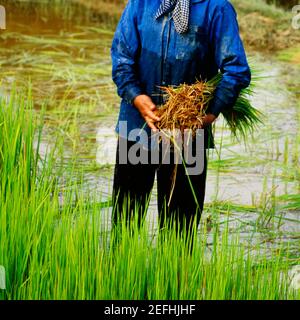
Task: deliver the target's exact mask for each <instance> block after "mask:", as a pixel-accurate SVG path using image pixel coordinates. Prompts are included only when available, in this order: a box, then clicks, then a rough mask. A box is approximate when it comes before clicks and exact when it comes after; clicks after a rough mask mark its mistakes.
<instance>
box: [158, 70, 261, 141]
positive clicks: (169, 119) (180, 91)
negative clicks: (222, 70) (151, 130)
mask: <svg viewBox="0 0 300 320" xmlns="http://www.w3.org/2000/svg"><path fill="white" fill-rule="evenodd" d="M221 78H222V75H221V74H218V75H217V76H216V77H214V78H213V79H211V80H209V81H202V80H197V81H196V82H195V83H194V84H191V85H187V84H182V85H180V86H177V87H172V86H169V87H161V90H162V91H163V92H164V94H165V98H166V103H165V104H164V105H162V106H161V107H160V108H158V110H157V115H158V116H159V117H160V118H161V120H160V121H159V122H157V123H156V126H157V128H158V129H160V130H161V131H162V132H164V131H165V132H166V131H172V130H174V129H177V130H178V129H180V130H181V131H182V132H183V130H184V129H190V130H192V132H193V136H194V135H195V133H196V130H197V129H201V128H202V127H203V118H204V116H205V115H206V111H207V108H208V106H209V103H210V101H211V100H212V99H213V97H214V92H215V89H216V88H217V85H218V83H219V82H220V80H221ZM251 93H252V90H251V88H247V89H243V90H242V91H241V92H240V94H239V96H238V98H237V100H236V102H235V104H234V105H233V106H232V107H231V108H229V109H225V110H224V111H222V114H223V116H224V119H225V121H226V124H227V125H228V127H229V129H230V130H231V133H232V134H233V136H234V137H236V138H240V137H242V138H244V139H245V138H246V137H247V136H248V134H249V133H252V132H253V131H254V129H255V128H256V127H257V125H258V124H259V123H262V113H261V112H260V111H259V110H257V109H256V108H254V107H253V106H252V105H251V102H250V100H249V96H250V94H251Z"/></svg>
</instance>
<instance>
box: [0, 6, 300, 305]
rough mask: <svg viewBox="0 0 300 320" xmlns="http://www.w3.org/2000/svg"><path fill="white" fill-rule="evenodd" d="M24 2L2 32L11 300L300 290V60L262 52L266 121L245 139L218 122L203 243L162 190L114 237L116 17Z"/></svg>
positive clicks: (0, 144) (3, 214) (0, 100)
mask: <svg viewBox="0 0 300 320" xmlns="http://www.w3.org/2000/svg"><path fill="white" fill-rule="evenodd" d="M44 5H45V8H48V7H47V4H44ZM22 6H26V5H24V4H22ZM23 8H24V7H23ZM22 10H23V9H18V6H12V7H11V12H13V14H14V15H15V16H16V17H18V19H16V20H11V21H10V22H9V23H8V29H7V30H5V31H0V32H1V33H0V41H1V43H2V44H3V45H2V46H1V48H0V67H1V75H0V83H1V89H0V177H1V184H0V266H3V267H4V268H5V276H6V278H5V280H6V283H5V287H6V289H5V290H4V289H1V288H0V299H25V300H26V299H271V300H273V299H299V298H300V291H299V289H297V279H298V278H297V277H298V275H299V274H298V273H297V271H295V270H296V268H297V266H298V265H300V252H299V247H300V199H299V193H300V163H299V150H300V130H299V128H300V116H299V110H300V105H299V101H298V99H297V97H298V96H297V88H296V87H295V84H297V83H299V72H297V71H295V70H296V68H298V66H297V65H295V64H293V65H291V64H289V63H287V62H279V61H277V60H276V59H275V58H274V59H273V58H272V57H267V58H265V57H264V56H262V55H259V54H257V55H255V56H253V59H255V65H256V66H257V67H258V69H260V70H262V76H264V75H265V76H266V77H263V79H262V80H261V81H260V82H259V83H258V84H257V86H256V89H255V93H254V95H253V96H252V98H251V103H252V104H253V105H254V106H255V107H256V108H258V109H259V110H260V111H261V112H263V114H264V115H265V118H264V119H263V120H264V125H263V126H259V127H258V129H257V130H255V131H254V132H253V133H252V136H249V137H248V139H247V142H246V143H245V144H244V143H241V142H239V141H237V140H233V139H232V137H231V134H230V131H229V130H228V128H227V127H226V125H225V122H224V120H223V119H222V117H220V118H219V119H218V121H217V122H216V125H215V127H214V131H215V137H216V146H217V148H216V149H215V150H213V151H212V150H210V152H209V171H208V182H207V192H206V205H205V210H204V213H203V216H202V221H201V226H200V227H199V230H198V234H197V239H196V241H195V246H194V249H193V251H192V254H189V253H188V252H189V251H188V248H187V244H188V243H187V241H183V240H182V239H180V238H177V237H176V236H175V233H174V231H173V230H170V231H168V232H162V233H159V232H158V230H157V213H156V206H155V205H156V201H155V195H156V190H155V189H154V190H153V197H152V199H151V201H150V204H149V210H148V215H147V218H146V221H145V223H144V225H143V227H142V229H141V230H140V231H139V233H138V232H135V233H134V235H133V236H129V234H128V233H127V231H126V229H123V230H122V240H121V242H120V243H119V244H118V245H116V246H115V245H112V244H113V243H114V242H113V240H114V238H115V237H116V235H115V234H114V233H113V232H111V229H110V227H111V226H110V214H111V210H112V208H111V202H110V200H111V181H112V173H113V160H114V159H107V164H105V165H103V164H100V163H98V162H97V152H98V153H99V152H100V153H101V150H100V151H99V150H97V148H98V145H97V141H98V137H97V131H98V132H104V131H105V132H108V133H107V137H108V138H107V139H110V140H109V141H110V143H112V144H113V141H114V139H115V136H114V134H113V126H114V124H115V121H116V117H117V112H118V104H119V99H118V97H117V96H116V93H115V88H114V86H113V84H112V81H111V79H110V68H111V67H110V58H109V49H110V42H111V38H112V34H113V32H112V29H110V28H107V27H106V26H105V25H103V22H101V24H99V23H98V22H97V21H93V20H88V19H82V21H81V22H78V23H69V22H68V20H66V19H62V18H59V16H58V15H54V13H51V10H48V9H47V10H43V11H42V12H43V15H41V16H39V15H36V16H35V15H33V11H31V10H32V9H30V8H28V7H26V11H25V12H27V13H28V12H30V17H31V21H34V25H33V26H31V25H29V24H28V15H27V16H26V14H25V15H24V11H22ZM35 10H42V9H35ZM72 10H73V9H72ZM69 12H71V11H69ZM54 16H55V19H54V18H53V19H51V17H54ZM78 21H79V20H78ZM292 85H293V88H292ZM101 130H102V131H101ZM109 132H111V134H109ZM112 148H113V145H112ZM132 257H135V258H134V259H133V258H132ZM0 283H1V279H0Z"/></svg>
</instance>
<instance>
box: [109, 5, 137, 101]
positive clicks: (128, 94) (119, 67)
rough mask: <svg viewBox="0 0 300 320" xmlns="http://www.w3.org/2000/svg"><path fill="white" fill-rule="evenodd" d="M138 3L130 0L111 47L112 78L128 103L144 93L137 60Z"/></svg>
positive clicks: (120, 94) (119, 92) (121, 95)
mask: <svg viewBox="0 0 300 320" xmlns="http://www.w3.org/2000/svg"><path fill="white" fill-rule="evenodd" d="M136 7H137V1H136V0H130V1H129V3H128V4H127V6H126V8H125V10H124V12H123V14H122V17H121V19H120V21H119V23H118V26H117V29H116V32H115V35H114V38H113V42H112V47H111V58H112V78H113V81H114V82H115V84H116V85H117V88H118V94H119V96H120V97H121V98H123V99H124V100H126V101H127V102H128V103H132V101H133V99H134V98H135V97H136V96H138V95H139V94H141V93H142V90H141V86H140V83H139V80H138V72H137V66H136V58H137V55H138V53H139V50H140V39H139V34H138V30H137V22H136V17H137V14H136V13H137V8H136Z"/></svg>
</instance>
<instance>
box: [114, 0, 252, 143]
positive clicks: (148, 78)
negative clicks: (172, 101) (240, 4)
mask: <svg viewBox="0 0 300 320" xmlns="http://www.w3.org/2000/svg"><path fill="white" fill-rule="evenodd" d="M160 3H161V0H129V2H128V4H127V6H126V8H125V10H124V12H123V15H122V17H121V19H120V21H119V24H118V26H117V29H116V32H115V35H114V39H113V43H112V48H111V56H112V76H113V80H114V82H115V84H116V85H117V88H118V94H119V96H120V97H121V98H122V101H121V107H120V113H119V120H118V124H117V126H116V131H117V133H119V134H120V135H121V136H122V137H124V138H128V132H129V131H130V130H132V129H138V128H139V129H140V128H146V130H148V133H150V128H149V127H148V126H147V125H146V126H145V121H144V119H143V118H142V117H141V115H140V113H139V111H138V110H137V109H136V108H135V107H134V106H133V105H132V101H133V99H134V98H135V97H136V96H137V95H139V94H147V95H149V96H150V97H151V98H152V100H153V102H154V103H155V104H156V105H160V104H162V103H163V99H162V95H161V91H160V89H159V86H166V85H179V84H181V83H187V84H191V83H193V82H195V81H196V79H211V78H212V77H213V76H215V75H216V74H217V73H218V71H221V72H222V73H223V77H222V81H221V82H220V83H219V85H218V87H217V89H216V91H215V94H214V99H213V100H212V101H211V103H210V105H209V112H210V113H213V114H214V115H216V116H218V115H219V113H220V112H221V111H222V110H224V109H225V108H230V107H231V106H232V105H233V104H234V103H235V101H236V98H237V97H238V95H239V92H240V90H241V89H242V88H245V87H247V86H248V85H249V83H250V79H251V74H250V69H249V66H248V63H247V59H246V55H245V51H244V47H243V44H242V41H241V39H240V35H239V27H238V23H237V19H236V12H235V10H234V8H233V6H232V5H231V3H230V2H229V1H227V0H191V8H190V20H189V30H188V31H187V32H186V33H184V34H178V33H177V32H176V30H175V28H174V23H173V21H172V14H168V15H165V16H162V17H161V18H159V19H157V20H156V19H155V13H156V11H157V9H158V8H159V5H160ZM120 121H127V130H120V126H119V124H120ZM207 136H211V137H212V134H211V128H210V127H209V128H208V130H207V134H206V137H207ZM206 140H207V139H206ZM210 141H211V142H210V143H209V142H207V147H212V146H213V141H212V140H210Z"/></svg>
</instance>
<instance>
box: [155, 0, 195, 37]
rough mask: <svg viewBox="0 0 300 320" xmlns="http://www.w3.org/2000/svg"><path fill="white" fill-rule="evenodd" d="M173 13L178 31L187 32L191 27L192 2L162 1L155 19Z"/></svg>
mask: <svg viewBox="0 0 300 320" xmlns="http://www.w3.org/2000/svg"><path fill="white" fill-rule="evenodd" d="M171 11H173V14H172V17H173V20H174V25H175V29H176V31H177V32H178V33H184V32H186V31H187V30H188V27H189V14H190V0H162V3H161V5H160V7H159V9H158V11H157V13H156V15H155V18H156V19H158V18H159V17H161V16H162V15H164V14H166V13H169V12H171Z"/></svg>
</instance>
